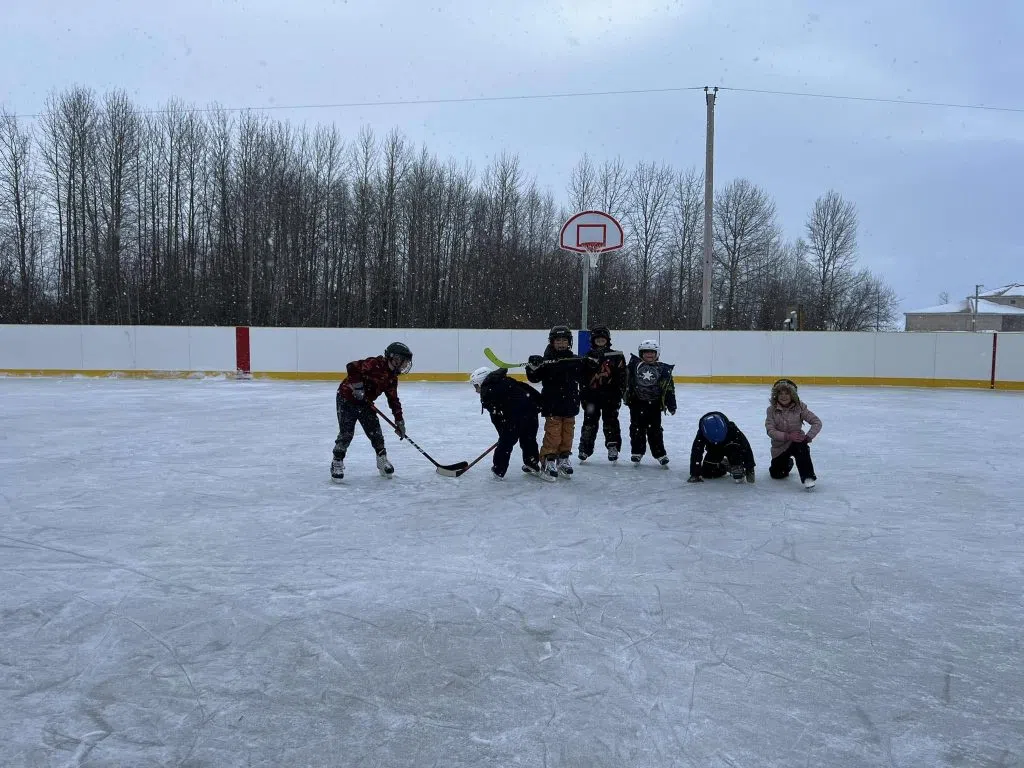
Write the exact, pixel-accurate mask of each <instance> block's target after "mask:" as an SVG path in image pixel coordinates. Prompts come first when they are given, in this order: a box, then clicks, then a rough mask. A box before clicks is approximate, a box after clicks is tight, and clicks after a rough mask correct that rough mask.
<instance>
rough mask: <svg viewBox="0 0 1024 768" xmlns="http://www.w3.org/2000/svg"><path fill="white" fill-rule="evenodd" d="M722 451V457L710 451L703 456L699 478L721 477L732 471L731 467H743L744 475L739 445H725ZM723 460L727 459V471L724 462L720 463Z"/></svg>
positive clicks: (741, 447) (742, 456)
mask: <svg viewBox="0 0 1024 768" xmlns="http://www.w3.org/2000/svg"><path fill="white" fill-rule="evenodd" d="M723 449H724V456H723V455H720V454H719V453H717V452H716V453H711V452H710V451H709V452H708V453H707V454H706V455H705V456H704V460H703V461H702V462H701V465H700V474H701V477H706V478H715V477H723V476H724V475H725V474H726V472H731V471H732V467H743V471H744V473H746V467H745V466H744V464H743V462H744V461H745V457H744V455H743V453H744V451H743V446H742V445H740V444H739V443H726V444H725V445H724V446H723ZM723 458H725V459H728V466H729V469H726V462H724V461H722V459H723ZM769 471H770V470H769Z"/></svg>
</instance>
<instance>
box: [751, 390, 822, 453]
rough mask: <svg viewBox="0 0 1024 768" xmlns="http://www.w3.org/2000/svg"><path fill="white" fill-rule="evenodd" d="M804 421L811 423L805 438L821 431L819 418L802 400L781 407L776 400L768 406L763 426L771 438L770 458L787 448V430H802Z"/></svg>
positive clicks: (814, 435) (811, 438) (811, 437)
mask: <svg viewBox="0 0 1024 768" xmlns="http://www.w3.org/2000/svg"><path fill="white" fill-rule="evenodd" d="M804 422H807V423H808V424H810V425H811V428H810V429H809V430H808V431H807V439H808V440H813V439H814V438H815V437H816V436H817V435H818V433H819V432H821V419H819V418H818V417H817V416H815V415H814V413H813V412H812V411H811V409H810V408H808V407H807V406H806V405H805V404H804V403H803V402H802V401H800V400H796V401H794V402H792V403H790V404H789V405H788V406H786V407H785V408H783V407H782V406H781V405H779V404H778V403H776V402H773V403H772V404H771V405H769V406H768V412H767V414H766V415H765V419H764V428H765V430H766V431H767V432H768V437H770V438H771V439H772V458H773V459H774V458H775V457H776V456H778V455H779V454H781V453H783V452H784V451H785V450H786V449H787V448H789V445H790V441H789V440H787V439H786V434H787V433H788V432H803V426H804Z"/></svg>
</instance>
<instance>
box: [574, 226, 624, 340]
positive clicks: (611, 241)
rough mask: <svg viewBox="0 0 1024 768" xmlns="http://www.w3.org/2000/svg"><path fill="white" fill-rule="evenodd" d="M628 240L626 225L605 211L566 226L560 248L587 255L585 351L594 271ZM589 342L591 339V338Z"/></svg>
mask: <svg viewBox="0 0 1024 768" xmlns="http://www.w3.org/2000/svg"><path fill="white" fill-rule="evenodd" d="M624 240H625V238H624V237H623V234H622V225H621V224H619V222H618V221H617V220H616V218H615V217H614V216H612V215H611V214H608V213H605V212H604V211H583V212H581V213H577V214H576V215H575V216H573V217H572V218H570V219H569V220H568V221H567V222H565V224H563V225H562V231H561V233H560V234H559V237H558V245H559V247H560V248H562V250H564V251H572V252H573V253H579V254H582V256H583V308H582V311H581V312H580V345H579V349H580V351H581V353H582V352H584V351H585V350H583V346H584V343H583V334H584V333H585V332H586V329H587V304H588V300H589V298H590V270H591V269H592V268H594V267H596V266H597V264H598V260H599V259H600V258H601V254H602V253H608V252H609V251H617V250H618V249H619V248H621V247H622V246H623V243H624ZM587 339H588V341H589V336H588V337H587Z"/></svg>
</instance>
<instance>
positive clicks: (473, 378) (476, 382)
mask: <svg viewBox="0 0 1024 768" xmlns="http://www.w3.org/2000/svg"><path fill="white" fill-rule="evenodd" d="M490 372H491V369H490V368H477V369H476V370H475V371H473V372H472V373H471V374H469V383H470V384H472V385H473V386H474V387H479V386H480V385H481V384H483V383H484V379H486V378H487V375H488V374H489V373H490Z"/></svg>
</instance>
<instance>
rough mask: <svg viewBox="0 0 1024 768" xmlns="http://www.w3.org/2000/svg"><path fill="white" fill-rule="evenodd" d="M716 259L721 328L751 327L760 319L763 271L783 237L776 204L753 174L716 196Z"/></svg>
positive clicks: (733, 182)
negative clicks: (756, 316) (758, 307)
mask: <svg viewBox="0 0 1024 768" xmlns="http://www.w3.org/2000/svg"><path fill="white" fill-rule="evenodd" d="M714 217H715V221H714V227H715V232H714V237H715V246H716V247H715V261H716V262H717V264H718V266H719V267H721V269H720V270H718V275H717V276H716V277H717V286H716V287H717V290H716V291H715V293H716V295H717V297H718V303H719V304H720V305H721V311H720V312H717V313H716V319H715V323H714V325H715V327H716V328H725V329H741V330H747V329H749V328H750V327H751V325H753V324H754V314H755V312H756V289H757V284H756V283H757V281H756V278H757V277H758V274H759V272H761V271H763V270H764V268H765V265H766V264H767V263H770V261H771V256H772V251H773V249H774V248H776V246H777V244H778V240H779V230H778V226H777V224H776V221H775V203H774V201H773V200H772V199H771V197H769V195H768V193H767V192H765V191H764V190H763V189H761V188H760V187H758V186H756V185H755V184H753V183H751V182H750V181H748V180H747V179H736V180H735V181H732V182H730V183H729V184H728V185H727V186H726V187H725V188H724V189H723V190H722V191H721V192H719V193H718V194H717V195H716V196H715V207H714Z"/></svg>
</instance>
